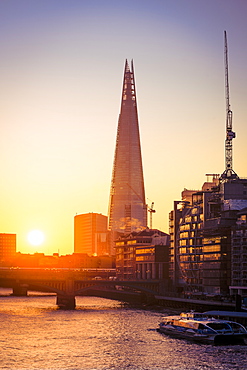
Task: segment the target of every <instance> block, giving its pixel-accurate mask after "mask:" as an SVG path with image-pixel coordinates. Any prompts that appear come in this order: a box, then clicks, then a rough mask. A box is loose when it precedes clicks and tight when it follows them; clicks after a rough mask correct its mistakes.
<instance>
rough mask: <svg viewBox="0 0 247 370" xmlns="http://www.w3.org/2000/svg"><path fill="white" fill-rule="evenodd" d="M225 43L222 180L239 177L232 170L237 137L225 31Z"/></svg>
mask: <svg viewBox="0 0 247 370" xmlns="http://www.w3.org/2000/svg"><path fill="white" fill-rule="evenodd" d="M224 41H225V95H226V139H225V171H224V172H223V174H222V176H221V177H222V179H232V178H236V177H237V175H236V173H235V172H234V171H233V168H232V139H234V138H235V137H236V135H235V132H233V131H232V110H231V106H230V95H229V77H228V47H227V34H226V31H224Z"/></svg>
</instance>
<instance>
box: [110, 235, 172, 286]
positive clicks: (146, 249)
mask: <svg viewBox="0 0 247 370" xmlns="http://www.w3.org/2000/svg"><path fill="white" fill-rule="evenodd" d="M169 239H170V237H169V235H168V234H166V233H164V232H162V231H160V230H156V229H148V228H147V229H144V230H142V231H140V232H135V231H133V232H132V233H130V234H128V235H125V236H121V237H119V238H118V240H116V241H115V246H116V276H117V278H119V279H120V280H132V279H167V280H168V278H169Z"/></svg>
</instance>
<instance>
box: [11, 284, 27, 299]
mask: <svg viewBox="0 0 247 370" xmlns="http://www.w3.org/2000/svg"><path fill="white" fill-rule="evenodd" d="M27 290H28V289H27V285H26V284H17V285H15V286H14V287H13V293H12V295H15V296H19V297H25V296H27Z"/></svg>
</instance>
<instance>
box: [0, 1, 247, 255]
mask: <svg viewBox="0 0 247 370" xmlns="http://www.w3.org/2000/svg"><path fill="white" fill-rule="evenodd" d="M246 14H247V2H246V1H245V0H243V1H242V0H209V1H199V0H126V1H118V0H115V1H113V0H91V1H84V0H36V1H30V0H8V1H2V2H0V44H1V58H0V80H1V84H0V122H1V124H0V130H1V131H0V173H1V182H0V232H1V233H4V232H5V233H16V234H17V250H18V251H21V252H23V253H34V252H36V251H37V252H44V253H45V254H52V253H54V252H58V251H59V253H60V254H70V253H73V245H74V243H73V241H74V236H73V224H74V216H75V215H76V214H80V213H88V212H95V213H102V214H104V215H107V211H108V203H109V194H110V184H111V175H112V166H113V159H114V150H115V141H116V133H117V123H118V115H119V110H120V102H121V92H122V91H121V90H122V78H123V68H124V64H125V60H126V59H128V60H131V59H133V60H134V66H135V82H136V93H137V108H138V115H139V128H140V137H141V148H142V159H143V171H144V183H145V192H146V197H147V202H148V204H149V205H150V204H151V202H154V209H155V210H156V213H155V214H154V215H153V227H154V228H157V229H160V230H162V231H164V232H168V215H169V212H170V211H171V209H172V207H173V201H174V200H179V199H180V197H181V191H182V190H183V189H184V188H187V189H199V188H201V186H202V184H203V182H204V181H206V176H205V174H206V173H222V172H223V171H224V168H225V161H224V155H225V152H224V141H225V116H226V115H225V113H226V112H225V81H224V30H226V31H227V36H228V52H229V82H230V103H231V108H232V110H233V131H235V132H236V139H234V141H233V169H234V171H236V173H237V174H238V175H239V176H240V177H247V165H246V159H245V143H246V139H247V125H246V117H247V112H246V98H247V69H246V64H247V48H246V39H247V22H246ZM31 230H41V231H42V232H43V233H44V235H45V240H44V242H43V243H42V244H40V245H39V246H31V245H30V243H29V242H28V239H27V236H28V233H29V232H30V231H31Z"/></svg>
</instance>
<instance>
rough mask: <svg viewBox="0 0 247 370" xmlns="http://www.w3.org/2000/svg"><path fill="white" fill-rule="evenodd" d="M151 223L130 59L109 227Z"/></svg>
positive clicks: (126, 229) (136, 228)
mask: <svg viewBox="0 0 247 370" xmlns="http://www.w3.org/2000/svg"><path fill="white" fill-rule="evenodd" d="M146 227H147V205H146V201H145V190H144V180H143V167H142V156H141V144H140V134H139V123H138V113H137V101H136V88H135V78H134V68H133V61H131V69H130V67H129V64H128V61H127V60H126V63H125V69H124V79H123V91H122V101H121V110H120V115H119V121H118V129H117V141H116V149H115V157H114V165H113V172H112V182H111V192H110V203H109V229H110V230H111V231H118V232H124V233H129V232H132V231H140V230H142V229H143V228H146Z"/></svg>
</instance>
